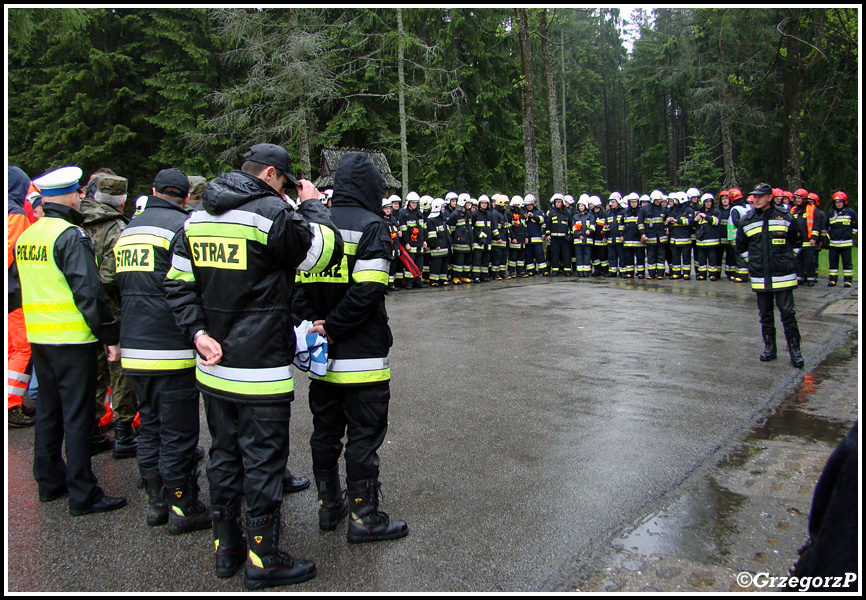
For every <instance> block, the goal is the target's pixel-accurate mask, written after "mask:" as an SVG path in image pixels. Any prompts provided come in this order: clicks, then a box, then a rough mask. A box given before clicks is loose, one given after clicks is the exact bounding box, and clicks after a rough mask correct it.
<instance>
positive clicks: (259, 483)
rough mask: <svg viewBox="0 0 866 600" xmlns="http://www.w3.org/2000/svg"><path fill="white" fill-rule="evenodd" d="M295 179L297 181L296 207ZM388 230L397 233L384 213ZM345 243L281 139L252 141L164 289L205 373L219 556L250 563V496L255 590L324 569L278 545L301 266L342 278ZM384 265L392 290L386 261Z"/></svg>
mask: <svg viewBox="0 0 866 600" xmlns="http://www.w3.org/2000/svg"><path fill="white" fill-rule="evenodd" d="M286 188H288V189H291V190H295V191H297V194H298V204H299V206H298V210H297V211H294V210H292V209H291V208H290V206H289V204H288V202H287V200H286V195H285V191H284V190H285V189H286ZM382 191H384V190H379V193H378V194H377V196H376V201H377V206H376V209H377V210H380V208H381V207H380V206H379V202H381V200H380V199H381V193H382ZM382 238H383V240H389V238H388V235H387V228H386V226H385V224H384V221H382ZM349 241H350V240H347V244H348V242H349ZM382 243H383V244H384V243H385V241H383V242H382ZM342 254H343V240H342V238H341V237H340V235H339V232H338V230H337V228H336V227H335V226H334V224H333V223H332V222H331V219H330V216H329V214H328V209H327V208H325V206H324V205H323V204H322V203H321V201H320V200H319V192H318V190H316V188H315V187H314V186H313V184H312V183H311V182H309V181H307V180H301V181H298V180H297V179H295V177H294V176H293V175H292V163H291V159H290V157H289V153H288V152H287V151H286V150H285V148H283V147H281V146H277V145H275V144H256V145H254V146H252V147H251V148H250V149H249V150H248V151H247V152H246V154H245V155H244V162H243V164H242V166H241V169H240V170H234V171H231V172H229V173H225V174H223V175H220V176H218V177H216V178H215V179H214V180H213V181H211V182H210V183H209V184H208V187H207V189H206V190H205V194H204V199H203V200H202V203H201V204H200V205H199V206H198V207H197V208H196V209H195V210H194V211H192V213H190V217H189V220H188V221H187V224H186V227H185V231H184V235H183V236H179V237H178V238H177V239H176V240H175V243H174V244H173V245H172V258H171V269H170V270H169V272H168V274H167V276H166V279H165V291H166V296H167V297H168V303H169V305H170V306H171V307H172V310H173V312H174V316H175V321H176V322H177V324H178V325H179V326H180V328H181V329H182V330H183V332H184V334H185V336H186V339H187V341H189V342H191V343H193V344H194V345H195V348H196V350H197V351H198V354H199V355H200V356H199V358H198V359H197V364H196V380H197V383H198V388H199V390H200V391H201V392H202V395H203V397H204V404H205V412H206V414H207V421H208V428H209V430H210V434H211V439H212V443H211V448H210V460H209V461H208V467H207V475H208V483H209V487H210V500H211V509H212V516H213V521H214V538H215V554H214V566H215V569H216V572H217V575H218V576H220V577H230V576H231V575H232V574H233V573H234V572H235V571H236V570H237V569H238V568H240V566H241V564H242V563H243V557H244V549H243V548H244V543H243V539H242V532H241V529H240V526H239V523H238V519H237V515H239V514H240V504H241V501H242V500H243V501H244V504H245V509H244V510H245V523H244V524H245V529H246V534H247V537H246V544H247V546H248V552H247V557H246V564H245V567H244V586H245V587H247V588H248V589H259V588H263V587H271V586H277V585H289V584H294V583H299V582H302V581H306V580H307V579H310V578H312V577H315V575H316V566H315V564H314V563H313V562H312V561H309V560H303V559H300V558H292V557H291V556H290V555H288V554H286V553H285V552H282V551H281V550H280V547H279V539H280V507H281V506H282V496H283V492H284V483H283V477H284V474H285V469H286V460H287V458H288V453H289V420H290V416H291V401H292V399H293V398H294V384H293V381H292V371H291V364H292V362H293V359H294V349H295V341H294V337H295V336H294V331H293V329H292V323H291V320H290V318H289V315H290V313H291V297H292V288H293V286H294V283H295V276H296V271H301V272H302V273H303V274H304V275H308V274H309V275H310V276H318V275H319V274H323V275H322V276H323V277H332V278H335V277H342V276H343V274H344V273H345V270H344V269H343V264H342V263H340V260H341V258H342ZM383 258H384V256H383ZM382 268H383V270H384V271H383V282H384V285H383V286H382V287H383V290H384V288H385V287H386V286H387V280H388V275H387V265H384V264H383V267H382Z"/></svg>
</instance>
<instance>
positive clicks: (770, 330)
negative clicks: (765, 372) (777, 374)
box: [761, 327, 776, 362]
mask: <svg viewBox="0 0 866 600" xmlns="http://www.w3.org/2000/svg"><path fill="white" fill-rule="evenodd" d="M761 335H762V336H763V338H764V352H763V354H761V360H762V361H764V362H767V361H768V360H775V359H776V328H775V327H767V328H764V329H762V330H761Z"/></svg>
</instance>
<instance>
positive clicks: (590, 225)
mask: <svg viewBox="0 0 866 600" xmlns="http://www.w3.org/2000/svg"><path fill="white" fill-rule="evenodd" d="M750 201H751V196H750V197H748V198H744V197H743V194H742V192H741V191H740V190H739V189H736V188H735V189H730V190H722V191H721V192H719V197H718V205H717V204H716V198H715V197H714V196H713V194H710V193H705V194H703V195H702V194H701V192H700V191H699V190H698V189H696V188H691V189H689V190H688V191H686V192H670V193H668V194H664V193H663V192H661V191H660V190H655V191H653V192H652V193H651V194H644V195H638V194H637V193H631V194H628V195H627V196H625V197H623V196H622V195H621V194H620V193H619V192H614V193H612V194H610V197H609V199H608V205H607V207H606V208H605V207H603V206H602V201H601V199H600V198H599V197H598V196H588V195H587V194H583V195H581V196H580V198H579V199H578V200H577V202H576V203H575V201H574V198H573V197H572V196H570V195H563V194H554V195H553V196H552V197H551V199H550V204H551V208H550V210H548V211H547V212H546V213H545V212H544V211H543V210H541V208H540V207H539V205H538V201H537V199H536V198H535V196H533V195H532V194H527V195H526V197H521V196H513V197H511V199H509V198H508V196H506V195H505V194H494V195H493V196H492V198H490V197H488V196H486V195H481V196H479V197H478V198H477V199H475V198H471V197H470V195H469V194H466V193H464V194H457V193H455V192H449V193H448V194H447V195H446V196H445V198H444V199H443V198H435V199H434V198H432V197H431V196H419V195H418V194H417V193H416V192H409V194H407V196H406V206H405V207H401V204H402V203H401V199H400V197H399V196H397V195H392V196H390V197H389V198H383V199H382V210H383V212H384V213H385V218H386V220H387V221H388V222H389V227H390V231H391V238H392V242H393V245H394V257H395V259H394V260H393V261H392V267H391V274H390V282H389V289H391V290H397V289H400V288H401V287H402V288H404V289H412V287H419V288H426V287H428V284H429V286H430V287H438V286H447V285H450V284H452V283H454V284H461V283H473V282H474V283H479V282H486V281H490V280H491V279H493V280H496V281H499V280H503V279H511V278H514V277H530V276H533V275H536V274H539V273H540V274H541V275H543V276H551V277H555V276H557V275H559V274H564V275H565V276H567V277H570V276H571V275H572V273H576V275H577V277H590V276H605V277H624V278H635V277H636V278H638V279H644V278H647V279H662V278H664V277H670V278H671V279H680V278H682V279H690V278H691V275H692V263H694V265H695V267H694V271H695V275H696V278H697V279H698V280H706V279H708V280H710V281H715V280H717V279H719V278H720V277H722V270H723V269H724V275H725V276H727V277H728V278H729V279H731V280H733V281H738V282H742V281H746V280H747V279H748V266H747V262H746V257H744V256H740V255H739V254H737V253H736V251H735V248H734V240H735V237H736V228H737V224H738V223H739V221H740V220H741V219H742V218H743V216H744V215H745V214H746V213H747V212H748V211H749V210H751V206H750ZM773 202H774V203H775V204H776V206H777V208H779V209H781V210H784V211H785V212H789V213H791V214H792V215H793V216H794V218H795V220H797V222H798V224H799V226H800V229H801V232H802V234H803V240H804V241H803V247H802V249H800V252H798V254H797V276H798V280H799V281H800V282H801V283H806V284H807V285H810V286H811V285H814V284H815V283H816V282H817V266H818V251H819V250H820V249H821V248H822V247H826V248H829V249H830V255H831V256H830V259H831V265H830V282H829V285H831V286H832V285H836V283H837V281H838V271H839V270H838V266H839V260H840V259H841V261H842V266H843V275H844V285H845V286H846V287H850V286H851V282H852V280H853V266H852V260H851V250H852V247H853V235H854V234H856V233H857V216H856V213H855V212H854V211H853V210H852V209H850V208H847V203H848V199H847V195H846V194H845V192H841V191H840V192H836V193H835V194H833V203H834V207H833V210H832V212H831V214H830V216H829V217H828V216H827V215H826V214H825V213H824V212H823V211H821V210H820V209H819V208H818V206H817V205H818V202H819V197H818V195H817V194H815V193H809V192H807V191H806V190H805V189H798V190H797V191H796V192H793V193H791V192H787V191H783V190H781V189H778V188H774V189H773ZM401 254H402V256H401ZM413 267H414V268H413Z"/></svg>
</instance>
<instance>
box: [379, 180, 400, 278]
mask: <svg viewBox="0 0 866 600" xmlns="http://www.w3.org/2000/svg"><path fill="white" fill-rule="evenodd" d="M395 202H396V203H397V206H400V196H398V195H397V194H394V195H392V196H391V197H390V198H382V213H383V214H384V215H385V221H386V222H387V223H388V233H389V234H390V236H391V246H392V248H391V251H392V254H393V257H392V258H391V266H390V268H389V272H388V291H389V292H396V291H397V290H398V289H400V288H399V287H398V286H397V283H398V281H399V282H400V283H402V281H403V272H402V268H401V267H402V265H403V262H402V261H401V260H400V235H399V234H400V222H399V221H398V220H397V213H396V212H395V211H394V203H395ZM398 211H399V209H398Z"/></svg>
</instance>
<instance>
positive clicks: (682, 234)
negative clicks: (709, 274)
mask: <svg viewBox="0 0 866 600" xmlns="http://www.w3.org/2000/svg"><path fill="white" fill-rule="evenodd" d="M676 195H677V200H678V201H679V203H678V204H677V205H676V206H674V208H673V210H672V211H671V213H670V214H669V215H668V217H667V223H668V225H669V226H670V228H671V233H670V236H671V241H670V244H671V279H680V278H683V279H691V276H692V260H691V259H692V223H693V222H694V211H692V209H691V207H690V206H689V198H688V196H687V195H686V193H685V192H676Z"/></svg>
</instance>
